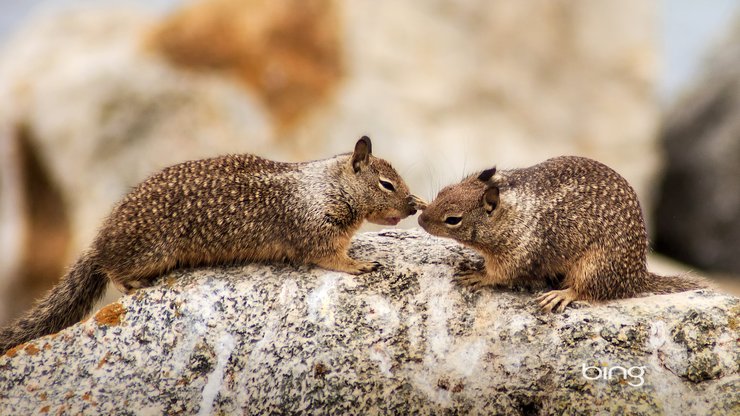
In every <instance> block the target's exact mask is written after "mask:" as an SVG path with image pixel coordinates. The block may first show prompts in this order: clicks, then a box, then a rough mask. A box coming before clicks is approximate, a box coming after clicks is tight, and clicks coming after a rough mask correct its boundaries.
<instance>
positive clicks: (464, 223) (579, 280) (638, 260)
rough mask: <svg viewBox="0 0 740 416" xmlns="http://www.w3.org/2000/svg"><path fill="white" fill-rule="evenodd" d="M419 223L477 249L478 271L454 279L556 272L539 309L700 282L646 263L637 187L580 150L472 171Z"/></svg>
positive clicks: (504, 279)
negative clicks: (481, 268) (555, 285)
mask: <svg viewBox="0 0 740 416" xmlns="http://www.w3.org/2000/svg"><path fill="white" fill-rule="evenodd" d="M458 219H459V222H458ZM450 222H453V223H454V222H457V223H456V224H449V223H450ZM419 224H420V225H421V226H422V227H423V228H424V229H425V230H427V231H428V232H429V233H431V234H434V235H438V236H442V237H449V238H453V239H455V240H458V241H460V242H461V243H463V244H465V245H468V246H470V247H472V248H474V249H476V250H478V251H479V252H481V253H482V254H483V256H484V258H485V262H486V269H485V272H483V273H472V274H466V275H462V276H458V280H459V281H460V282H461V283H463V284H468V285H471V286H474V287H480V286H486V285H493V286H495V285H510V284H512V283H517V282H522V281H525V280H535V281H545V280H548V281H556V282H557V281H560V282H561V283H560V285H561V287H562V289H561V290H553V291H550V292H547V293H545V294H544V295H542V296H541V297H540V302H541V305H542V307H543V308H545V309H546V310H553V309H557V310H560V311H562V310H564V309H565V307H566V306H567V305H568V304H569V303H571V302H572V301H574V300H586V301H601V300H607V299H618V298H627V297H633V296H637V295H639V294H640V293H644V292H654V293H670V292H677V291H683V290H690V289H696V288H700V287H704V284H703V283H702V282H700V281H696V280H693V279H688V278H684V277H669V276H658V275H655V274H652V273H650V272H648V271H647V265H646V256H647V251H648V239H647V232H646V230H645V222H644V221H643V216H642V211H641V209H640V204H639V202H638V200H637V195H636V194H635V192H634V190H633V189H632V187H631V186H630V185H629V184H628V183H627V181H626V180H625V179H624V178H623V177H622V176H620V175H619V174H618V173H616V172H615V171H614V170H612V169H611V168H609V167H607V166H605V165H603V164H601V163H599V162H597V161H595V160H591V159H587V158H583V157H575V156H564V157H557V158H553V159H549V160H547V161H545V162H543V163H540V164H538V165H535V166H532V167H529V168H524V169H514V170H506V171H498V172H496V169H495V168H493V169H489V170H486V171H483V172H479V173H476V174H474V175H471V176H469V177H467V178H465V179H463V181H462V182H460V183H458V184H455V185H451V186H448V187H446V188H444V189H443V190H442V191H441V192H440V193H439V195H437V198H436V199H435V200H434V201H432V202H431V203H430V205H429V206H428V207H427V208H426V210H425V211H424V213H423V214H422V215H421V216H420V217H419Z"/></svg>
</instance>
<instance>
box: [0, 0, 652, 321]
mask: <svg viewBox="0 0 740 416" xmlns="http://www.w3.org/2000/svg"><path fill="white" fill-rule="evenodd" d="M52 3H54V2H52ZM76 3H79V2H75V4H76ZM82 3H84V4H82ZM82 3H81V4H80V5H77V6H76V7H75V8H74V9H73V10H71V11H69V10H67V9H65V8H63V7H61V6H57V7H56V10H55V11H51V12H47V13H45V14H42V16H40V17H39V18H37V19H34V20H32V21H29V22H28V24H27V25H26V26H25V27H24V28H23V29H22V30H21V31H19V33H17V34H16V35H15V36H13V38H12V39H10V40H9V41H8V42H7V43H6V44H4V45H2V51H0V97H5V98H6V99H5V100H0V135H1V136H0V141H5V140H14V139H15V140H26V141H27V142H28V145H27V146H26V147H27V148H28V149H29V150H30V151H32V152H34V157H35V158H36V159H37V160H39V161H40V163H41V165H40V166H41V167H42V168H43V169H42V170H41V172H44V173H45V174H46V176H45V177H44V178H43V179H44V180H45V182H44V183H48V185H49V186H48V187H46V188H44V189H47V190H49V192H52V191H54V190H57V191H58V192H59V193H60V194H61V197H62V198H61V201H62V204H64V205H65V206H66V211H63V212H64V213H66V214H65V216H66V221H63V222H60V221H53V222H52V223H53V224H68V226H67V227H66V229H59V230H54V229H48V228H46V227H45V226H44V224H45V222H44V221H45V220H46V221H47V222H49V221H48V218H49V217H46V216H43V213H40V214H39V215H33V214H32V213H29V212H28V211H27V210H24V209H23V208H22V207H23V205H24V204H25V205H26V206H30V205H34V204H35V205H44V206H47V207H55V206H61V204H50V203H48V202H46V201H38V200H33V201H30V202H28V201H27V200H28V199H34V198H35V196H33V195H30V194H29V193H27V192H26V193H23V192H21V193H20V194H18V193H17V192H16V193H15V194H14V193H13V192H14V190H18V189H20V190H21V191H23V190H24V184H23V183H21V184H18V183H15V184H14V183H13V181H17V180H18V179H17V178H23V177H26V178H32V176H29V175H25V173H24V172H20V173H18V172H8V170H10V168H11V167H12V166H13V165H12V163H11V162H9V161H8V159H9V158H10V157H12V155H10V153H11V152H6V151H3V148H2V147H1V146H0V176H2V178H0V232H4V231H5V230H8V231H7V233H4V234H5V235H9V236H10V238H7V239H6V238H2V237H3V235H0V253H2V254H0V255H3V256H4V257H7V258H4V259H3V261H0V287H3V286H12V285H11V284H10V283H6V282H8V281H14V282H18V281H20V282H21V285H20V287H23V285H25V284H26V282H27V281H30V279H27V278H26V277H23V280H21V278H20V277H19V276H18V272H17V271H18V270H30V267H31V266H32V265H33V264H37V263H38V262H37V260H38V259H36V258H34V256H35V255H36V253H37V252H38V251H39V250H38V247H39V244H40V243H39V242H41V241H44V238H46V237H48V236H50V235H51V234H52V233H54V234H55V235H59V236H60V237H62V238H60V241H61V242H62V243H66V244H62V245H60V246H59V247H58V250H56V251H54V255H50V256H49V257H50V258H51V259H53V260H55V261H51V262H50V266H51V267H49V268H48V270H51V271H50V272H48V273H47V272H45V271H44V272H40V273H44V276H42V277H41V278H40V279H39V280H41V281H43V280H46V281H51V280H53V279H57V278H58V277H59V276H61V275H62V274H63V273H62V272H63V270H62V269H63V267H64V266H65V265H66V264H68V263H69V262H71V261H72V260H73V257H74V256H76V255H77V253H79V252H80V251H82V250H83V249H84V248H85V247H86V246H87V244H88V243H89V242H90V241H91V240H92V238H93V237H94V235H95V230H96V228H97V227H98V225H99V224H100V221H101V219H102V218H103V217H104V216H105V215H106V214H107V213H108V212H109V210H110V208H111V206H112V205H113V204H114V203H115V201H117V200H118V199H119V198H120V197H121V196H122V194H123V193H125V192H126V190H127V189H128V188H129V187H130V186H132V185H134V184H135V183H137V182H138V181H140V180H142V179H143V178H144V177H145V176H146V175H149V174H151V173H152V172H153V171H155V170H157V169H160V168H162V167H163V166H166V165H169V164H172V163H176V162H179V161H182V160H185V159H195V158H203V157H208V156H211V155H214V154H219V153H234V152H252V153H257V154H260V155H261V156H265V157H269V158H277V159H281V160H309V159H315V158H321V157H327V156H331V155H333V154H335V153H339V152H345V151H348V150H349V148H348V147H347V145H348V143H349V144H350V145H351V144H352V143H353V142H354V140H356V139H357V138H358V137H359V136H360V135H362V134H369V135H370V136H371V137H372V138H373V141H374V143H375V147H376V149H375V150H376V153H377V154H378V155H382V156H386V157H389V158H390V159H391V161H392V162H394V164H395V165H396V166H397V167H398V168H399V170H400V171H401V172H402V174H403V175H404V176H405V178H406V181H407V183H409V185H410V186H411V188H412V190H413V191H414V192H415V193H417V194H420V195H423V196H425V197H427V198H430V197H432V196H433V194H434V193H435V191H436V190H437V189H439V188H440V187H441V186H442V185H445V184H447V183H452V182H455V181H458V180H459V179H460V178H461V177H462V175H463V173H465V172H470V171H473V170H476V169H482V168H484V167H489V166H490V165H491V164H498V165H499V166H500V167H509V168H514V167H521V166H527V165H531V164H533V163H535V162H539V161H541V160H543V159H545V158H547V157H550V156H554V155H560V154H581V155H585V156H591V157H594V158H597V159H599V160H602V161H604V162H605V163H607V164H609V165H611V166H613V167H615V168H616V169H617V170H619V172H620V173H622V174H624V175H625V176H626V177H627V179H629V180H630V181H631V182H632V183H633V184H634V185H635V187H636V189H637V191H638V193H639V194H640V196H641V198H642V200H643V202H644V204H645V206H649V202H650V201H649V199H648V197H649V195H650V193H649V180H650V178H651V177H652V175H653V173H654V172H655V170H656V167H657V166H656V162H657V157H656V154H655V152H653V151H652V150H653V147H654V144H655V135H654V132H655V126H656V122H657V108H656V105H655V102H654V100H653V97H652V91H653V84H654V80H655V65H654V62H655V56H656V52H655V42H654V41H655V39H654V33H655V31H654V29H655V25H656V19H655V6H654V4H653V3H652V2H644V1H641V0H629V1H625V0H604V1H598V2H594V1H590V0H576V1H562V0H559V1H543V0H527V1H523V0H521V1H502V2H491V1H487V0H463V1H461V0H435V1H417V2H399V1H392V0H384V1H378V0H355V1H348V2H337V1H334V0H310V1H309V0H300V1H297V0H274V1H244V0H208V1H206V0H201V1H195V2H184V3H183V4H184V6H183V8H182V9H180V10H173V11H172V13H171V14H169V15H166V16H161V15H156V13H153V12H150V11H148V10H132V9H131V6H130V3H127V2H120V3H121V4H119V5H117V6H116V8H112V7H110V6H109V7H108V8H105V7H104V6H99V5H98V4H97V3H95V5H94V6H93V5H92V4H93V2H82ZM140 3H144V2H140ZM534 9H536V10H537V13H532V10H534ZM18 126H21V127H22V128H18ZM21 132H26V133H27V134H21ZM21 147H22V146H21ZM19 168H20V169H23V167H22V166H21V167H19ZM6 182H7V183H8V186H5V185H3V184H5V183H6ZM16 194H17V195H19V197H18V198H15V197H13V195H16ZM34 195H36V194H34ZM39 195H45V193H43V192H42V193H39ZM6 218H7V219H6ZM409 225H413V223H412V222H405V226H409ZM55 238H56V237H55ZM44 252H48V253H52V251H51V250H44ZM13 284H15V283H13ZM33 296H38V294H37V293H36V294H33V295H32V296H31V297H33ZM19 298H20V296H19V294H18V293H16V292H15V291H10V290H2V291H1V292H0V322H3V321H5V320H6V319H7V318H8V316H7V315H9V314H13V313H17V312H19V311H18V310H14V311H9V310H8V311H5V310H3V309H5V308H6V307H8V306H9V305H10V302H9V301H7V300H6V299H19ZM21 309H22V307H21Z"/></svg>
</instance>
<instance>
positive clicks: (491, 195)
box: [481, 185, 499, 215]
mask: <svg viewBox="0 0 740 416" xmlns="http://www.w3.org/2000/svg"><path fill="white" fill-rule="evenodd" d="M498 194H499V190H498V186H495V185H494V186H489V187H488V188H486V192H484V193H483V200H482V201H481V202H482V203H483V209H485V210H486V213H488V215H491V213H493V210H494V209H496V207H497V206H498Z"/></svg>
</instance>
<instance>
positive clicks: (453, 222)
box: [445, 217, 462, 225]
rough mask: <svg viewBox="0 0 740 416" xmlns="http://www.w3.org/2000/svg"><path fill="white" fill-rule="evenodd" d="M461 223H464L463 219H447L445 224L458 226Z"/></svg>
mask: <svg viewBox="0 0 740 416" xmlns="http://www.w3.org/2000/svg"><path fill="white" fill-rule="evenodd" d="M460 221H462V217H447V218H445V224H447V225H457V224H460Z"/></svg>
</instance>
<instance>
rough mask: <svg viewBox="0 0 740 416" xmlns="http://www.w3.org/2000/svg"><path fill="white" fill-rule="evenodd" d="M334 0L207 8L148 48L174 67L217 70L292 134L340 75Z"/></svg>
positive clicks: (182, 13) (165, 29)
mask: <svg viewBox="0 0 740 416" xmlns="http://www.w3.org/2000/svg"><path fill="white" fill-rule="evenodd" d="M338 12H339V10H338V4H337V2H336V1H335V0H276V1H266V0H204V1H200V2H196V3H194V4H192V5H188V6H186V7H184V8H183V9H181V10H179V11H177V12H175V13H174V14H173V15H171V16H170V17H169V18H167V19H165V20H164V21H163V22H162V23H161V24H159V25H158V26H156V27H155V28H154V30H153V31H152V32H151V34H150V35H149V36H148V37H147V39H146V42H147V44H148V45H149V47H151V48H152V49H153V50H155V51H156V52H157V53H159V54H162V55H164V57H165V58H167V59H168V60H169V61H170V62H171V63H173V64H175V65H177V66H179V67H184V68H190V69H196V70H217V71H223V72H225V73H228V74H231V75H234V76H236V77H237V78H238V79H240V80H241V81H243V82H244V83H246V84H247V85H249V86H250V89H253V90H254V91H255V92H256V93H257V94H258V95H259V97H260V98H261V99H262V101H263V103H264V104H265V106H266V107H267V109H268V110H269V111H270V113H271V114H272V115H273V116H274V117H275V119H276V121H277V122H278V127H289V126H290V125H291V124H293V123H294V122H295V121H296V120H297V119H298V118H300V116H302V115H303V114H304V113H306V112H307V111H309V110H310V109H311V108H313V107H316V106H317V105H319V104H320V102H321V101H322V100H323V99H325V98H326V97H327V96H328V95H329V94H330V93H331V92H332V90H333V89H334V87H335V86H336V85H337V84H338V82H339V80H340V78H341V75H342V59H341V55H342V50H341V49H342V48H341V32H342V31H341V29H340V24H339V13H338Z"/></svg>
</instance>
